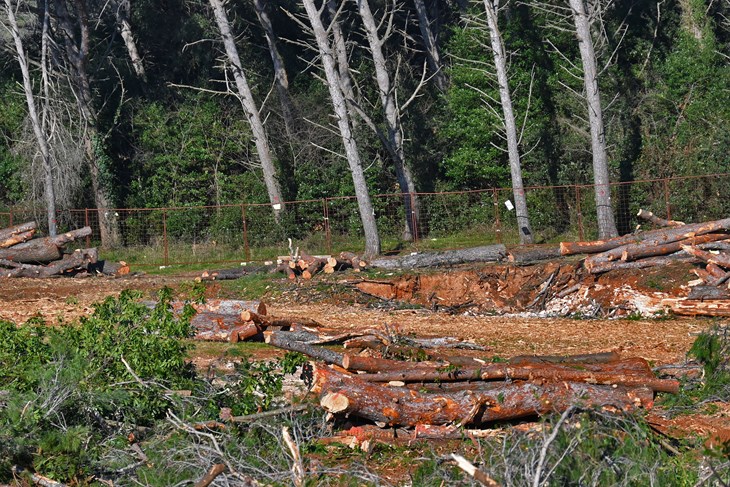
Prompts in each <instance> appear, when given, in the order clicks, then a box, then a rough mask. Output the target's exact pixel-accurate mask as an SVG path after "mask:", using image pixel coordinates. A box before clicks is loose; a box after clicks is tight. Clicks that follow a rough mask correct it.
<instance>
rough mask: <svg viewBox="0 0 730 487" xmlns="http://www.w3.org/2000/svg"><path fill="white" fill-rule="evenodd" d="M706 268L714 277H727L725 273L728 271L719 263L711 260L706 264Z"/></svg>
mask: <svg viewBox="0 0 730 487" xmlns="http://www.w3.org/2000/svg"><path fill="white" fill-rule="evenodd" d="M705 270H706V271H707V272H709V273H710V275H711V276H712V277H716V278H720V277H725V274H727V272H726V271H725V270H724V269H722V268H721V267H720V266H719V265H717V264H713V263H711V262H710V263H709V264H707V265H706V266H705Z"/></svg>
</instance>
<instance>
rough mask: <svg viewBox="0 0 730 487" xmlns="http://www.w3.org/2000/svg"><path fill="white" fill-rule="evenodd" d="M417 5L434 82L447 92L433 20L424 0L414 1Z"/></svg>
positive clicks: (446, 82)
mask: <svg viewBox="0 0 730 487" xmlns="http://www.w3.org/2000/svg"><path fill="white" fill-rule="evenodd" d="M413 2H414V3H415V5H416V15H418V28H419V29H420V31H421V37H422V38H423V47H424V48H425V49H426V60H427V62H428V66H429V67H430V68H431V71H433V76H434V80H435V81H436V86H437V87H438V89H439V90H441V91H446V88H447V87H448V81H447V79H446V74H445V73H444V72H443V63H442V62H441V53H440V52H439V49H438V43H437V42H436V36H435V35H434V34H433V29H432V28H431V20H430V19H429V18H428V11H427V10H426V5H425V4H424V3H423V0H413Z"/></svg>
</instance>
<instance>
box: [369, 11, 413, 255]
mask: <svg viewBox="0 0 730 487" xmlns="http://www.w3.org/2000/svg"><path fill="white" fill-rule="evenodd" d="M356 1H357V5H358V10H359V12H360V18H361V19H362V23H363V25H364V27H365V34H366V37H367V39H368V44H369V46H370V54H371V56H372V58H373V64H374V66H375V79H376V81H377V83H378V91H379V92H380V103H381V104H382V105H383V114H384V116H385V117H384V118H385V124H386V127H387V129H388V135H387V142H388V144H387V147H386V150H388V153H389V154H390V157H391V159H392V160H393V165H394V167H395V176H396V179H397V180H398V186H400V190H401V193H402V194H403V195H404V197H403V203H404V207H405V218H406V221H405V229H406V230H405V232H404V235H403V240H405V241H412V240H413V239H414V238H415V237H416V235H417V229H416V228H415V225H414V223H416V222H417V221H418V220H419V219H420V215H419V214H418V213H419V212H418V203H417V202H416V199H415V197H413V200H414V201H411V199H412V195H413V194H414V193H415V191H416V190H415V184H414V183H413V175H412V174H411V170H410V168H409V167H408V165H407V164H406V161H405V151H404V149H403V131H402V125H401V120H400V113H398V106H397V105H396V87H395V86H394V82H393V80H391V78H390V73H389V72H388V65H387V63H386V61H385V55H384V54H383V42H384V39H381V38H380V36H379V34H378V26H377V24H376V23H375V18H374V17H373V13H372V11H371V10H370V5H369V3H368V0H356ZM414 220H415V221H414Z"/></svg>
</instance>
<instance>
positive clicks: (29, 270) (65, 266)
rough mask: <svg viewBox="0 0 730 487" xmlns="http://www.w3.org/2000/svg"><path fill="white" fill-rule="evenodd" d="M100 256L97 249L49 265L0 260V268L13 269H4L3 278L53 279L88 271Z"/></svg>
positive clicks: (81, 252) (82, 250) (66, 257)
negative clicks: (52, 277) (73, 272)
mask: <svg viewBox="0 0 730 487" xmlns="http://www.w3.org/2000/svg"><path fill="white" fill-rule="evenodd" d="M98 257H99V254H98V252H97V250H96V249H95V248H91V249H78V250H76V251H74V252H73V253H71V254H67V255H64V256H63V258H61V259H59V260H56V261H54V262H52V263H50V264H48V265H31V264H20V263H17V262H14V261H6V260H4V259H0V266H5V267H13V268H12V269H3V270H2V271H0V276H3V277H51V276H56V275H60V274H63V273H65V272H68V271H72V270H86V269H87V268H88V266H89V264H93V263H95V262H96V261H97V259H98Z"/></svg>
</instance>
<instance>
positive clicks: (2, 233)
mask: <svg viewBox="0 0 730 487" xmlns="http://www.w3.org/2000/svg"><path fill="white" fill-rule="evenodd" d="M37 227H38V225H37V224H36V222H26V223H21V224H20V225H15V226H12V227H8V228H3V229H2V230H0V241H3V240H6V239H8V238H10V237H12V236H14V235H18V234H21V233H26V232H30V231H33V230H36V228H37Z"/></svg>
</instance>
